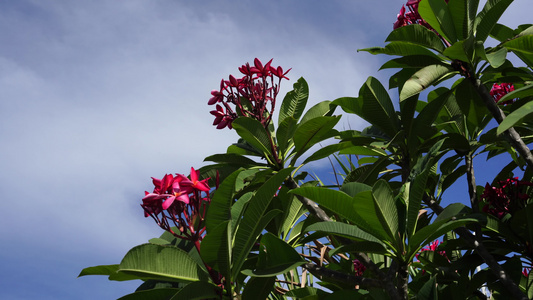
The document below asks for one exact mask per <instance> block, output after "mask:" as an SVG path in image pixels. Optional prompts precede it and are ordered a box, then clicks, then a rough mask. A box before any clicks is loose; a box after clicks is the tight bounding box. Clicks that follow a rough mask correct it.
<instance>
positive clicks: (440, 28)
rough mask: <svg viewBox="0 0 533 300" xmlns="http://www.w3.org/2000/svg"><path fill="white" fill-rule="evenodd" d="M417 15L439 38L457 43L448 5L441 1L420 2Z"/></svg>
mask: <svg viewBox="0 0 533 300" xmlns="http://www.w3.org/2000/svg"><path fill="white" fill-rule="evenodd" d="M418 13H419V14H420V16H421V17H422V19H424V20H425V21H426V22H428V23H429V25H431V27H433V29H435V30H436V31H437V32H438V33H439V34H440V35H441V36H443V37H445V38H446V39H447V40H448V41H449V42H450V43H454V42H455V41H457V34H456V33H455V25H454V21H453V19H452V15H451V13H450V11H449V10H448V5H447V4H446V2H444V1H442V0H428V1H420V2H419V3H418Z"/></svg>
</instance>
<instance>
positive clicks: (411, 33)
mask: <svg viewBox="0 0 533 300" xmlns="http://www.w3.org/2000/svg"><path fill="white" fill-rule="evenodd" d="M385 41H386V42H392V41H404V42H410V43H413V44H417V45H421V46H424V47H427V48H431V49H433V50H436V51H438V52H441V53H442V52H443V51H444V49H445V47H444V44H443V43H442V40H441V39H440V38H439V36H438V35H436V34H435V32H434V31H432V30H430V29H428V28H426V27H424V26H420V25H416V24H415V25H407V26H402V27H399V28H397V29H395V30H394V31H392V32H391V33H390V34H389V36H388V37H387V39H386V40H385Z"/></svg>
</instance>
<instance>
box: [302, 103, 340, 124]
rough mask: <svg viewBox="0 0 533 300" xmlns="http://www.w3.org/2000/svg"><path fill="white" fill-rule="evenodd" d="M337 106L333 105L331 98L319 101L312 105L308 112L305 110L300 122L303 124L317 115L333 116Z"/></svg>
mask: <svg viewBox="0 0 533 300" xmlns="http://www.w3.org/2000/svg"><path fill="white" fill-rule="evenodd" d="M336 107H337V106H336V105H332V104H331V101H329V100H325V101H322V102H319V103H317V104H315V105H314V106H313V107H311V108H310V109H309V110H307V112H305V114H304V116H303V117H302V120H301V121H300V123H302V124H303V123H305V122H307V121H309V120H311V119H314V118H316V117H322V116H331V115H332V114H333V112H334V111H335V108H336Z"/></svg>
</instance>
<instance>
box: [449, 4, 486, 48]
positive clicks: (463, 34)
mask: <svg viewBox="0 0 533 300" xmlns="http://www.w3.org/2000/svg"><path fill="white" fill-rule="evenodd" d="M478 5H479V0H468V1H465V0H450V1H448V10H449V11H450V14H451V16H452V19H453V23H454V26H455V33H456V34H457V39H458V40H463V39H466V38H468V37H469V36H471V35H472V33H473V30H474V21H475V18H476V13H477V8H478Z"/></svg>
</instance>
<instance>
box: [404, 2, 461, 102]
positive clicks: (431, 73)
mask: <svg viewBox="0 0 533 300" xmlns="http://www.w3.org/2000/svg"><path fill="white" fill-rule="evenodd" d="M422 3H423V2H422ZM453 72H455V71H454V69H453V68H452V67H451V66H449V65H431V66H427V67H424V68H422V69H420V70H418V71H417V72H416V73H415V74H413V76H411V78H409V80H407V81H406V82H405V84H404V86H403V88H402V91H401V93H400V101H403V100H405V99H408V98H409V97H412V96H414V95H416V94H419V93H420V92H422V91H423V90H425V89H426V88H428V87H429V86H430V85H432V84H435V83H436V82H438V81H440V79H442V78H443V77H446V76H448V75H449V74H450V73H453Z"/></svg>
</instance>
